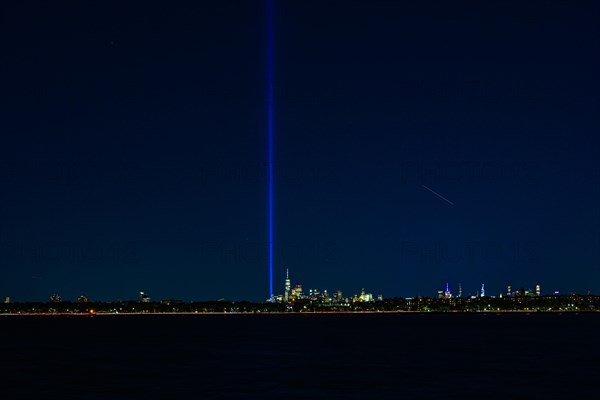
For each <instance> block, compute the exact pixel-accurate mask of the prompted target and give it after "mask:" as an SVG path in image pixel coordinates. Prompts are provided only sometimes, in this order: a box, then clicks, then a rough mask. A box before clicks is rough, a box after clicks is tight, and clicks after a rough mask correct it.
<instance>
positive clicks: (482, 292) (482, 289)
mask: <svg viewBox="0 0 600 400" xmlns="http://www.w3.org/2000/svg"><path fill="white" fill-rule="evenodd" d="M481 297H485V284H484V283H482V284H481Z"/></svg>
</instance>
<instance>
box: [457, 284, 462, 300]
mask: <svg viewBox="0 0 600 400" xmlns="http://www.w3.org/2000/svg"><path fill="white" fill-rule="evenodd" d="M458 297H462V284H461V283H459V284H458Z"/></svg>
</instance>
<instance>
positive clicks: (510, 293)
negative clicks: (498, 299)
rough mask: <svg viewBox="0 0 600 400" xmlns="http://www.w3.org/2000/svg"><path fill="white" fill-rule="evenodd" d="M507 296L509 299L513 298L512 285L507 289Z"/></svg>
mask: <svg viewBox="0 0 600 400" xmlns="http://www.w3.org/2000/svg"><path fill="white" fill-rule="evenodd" d="M506 295H507V296H508V297H510V296H512V290H511V287H510V285H508V287H507V288H506Z"/></svg>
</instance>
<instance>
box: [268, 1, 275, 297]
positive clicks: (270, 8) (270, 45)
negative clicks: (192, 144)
mask: <svg viewBox="0 0 600 400" xmlns="http://www.w3.org/2000/svg"><path fill="white" fill-rule="evenodd" d="M273 3H274V0H267V136H268V153H269V155H268V156H269V163H268V164H269V299H270V300H271V301H273V133H274V132H273V131H274V129H273V128H274V126H273V125H274V124H273V36H274V34H273V9H274V4H273Z"/></svg>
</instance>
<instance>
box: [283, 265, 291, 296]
mask: <svg viewBox="0 0 600 400" xmlns="http://www.w3.org/2000/svg"><path fill="white" fill-rule="evenodd" d="M291 287H292V285H291V283H290V270H289V268H286V269H285V294H284V295H283V299H284V301H285V302H286V303H287V302H288V301H289V300H290V290H291Z"/></svg>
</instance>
